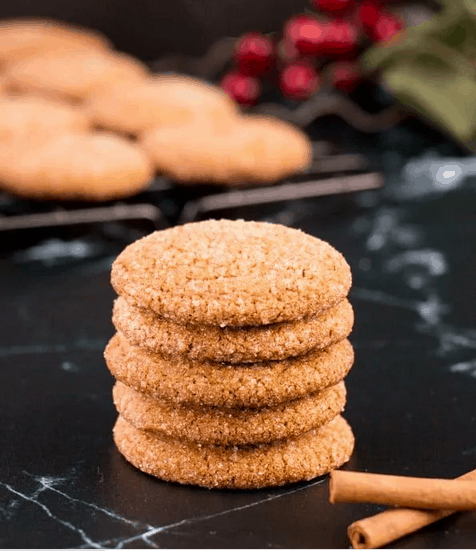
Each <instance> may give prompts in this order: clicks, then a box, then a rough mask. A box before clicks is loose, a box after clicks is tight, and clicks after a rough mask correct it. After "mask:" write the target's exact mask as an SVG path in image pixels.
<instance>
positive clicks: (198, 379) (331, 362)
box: [105, 333, 354, 408]
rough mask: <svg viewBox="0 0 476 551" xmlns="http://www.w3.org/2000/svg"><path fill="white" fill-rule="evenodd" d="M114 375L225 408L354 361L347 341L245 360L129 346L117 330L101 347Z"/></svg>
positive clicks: (181, 400)
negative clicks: (196, 358)
mask: <svg viewBox="0 0 476 551" xmlns="http://www.w3.org/2000/svg"><path fill="white" fill-rule="evenodd" d="M105 359H106V364H107V367H108V368H109V371H110V372H111V373H112V375H113V376H114V377H115V378H116V379H118V380H119V381H121V382H122V383H124V384H125V385H127V386H130V387H132V388H133V389H135V390H137V391H139V392H143V393H144V394H148V395H149V396H151V397H153V398H158V399H162V400H168V401H170V402H173V403H177V404H189V405H195V406H217V407H227V408H237V407H248V408H260V407H266V406H268V407H270V406H275V405H278V404H281V403H283V402H286V401H289V400H294V399H296V398H302V397H304V396H306V395H308V394H312V393H314V392H318V391H320V390H323V389H324V388H327V387H329V386H332V385H335V384H336V383H338V382H339V381H341V380H342V379H343V378H344V377H345V376H346V375H347V373H348V372H349V370H350V368H351V367H352V363H353V361H354V352H353V350H352V346H351V344H350V342H349V341H348V340H343V341H340V342H338V343H336V344H333V345H332V346H329V347H328V348H326V349H324V350H318V351H313V352H310V353H309V354H307V355H305V356H300V357H298V358H288V359H286V360H281V361H264V362H259V363H247V364H226V363H216V362H200V363H199V362H193V361H190V360H187V359H186V358H185V357H182V356H176V357H175V358H170V359H166V358H164V357H162V356H160V355H159V354H155V353H153V352H148V351H146V350H143V349H141V348H137V347H135V346H132V345H131V344H129V343H128V342H127V340H126V339H125V338H124V337H123V336H122V335H121V334H120V333H116V335H114V336H113V337H112V339H111V340H110V341H109V343H108V345H107V346H106V350H105Z"/></svg>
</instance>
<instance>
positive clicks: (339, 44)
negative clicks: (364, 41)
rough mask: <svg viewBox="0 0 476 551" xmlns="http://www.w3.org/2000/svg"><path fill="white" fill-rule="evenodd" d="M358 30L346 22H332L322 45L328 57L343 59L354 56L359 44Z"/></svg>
mask: <svg viewBox="0 0 476 551" xmlns="http://www.w3.org/2000/svg"><path fill="white" fill-rule="evenodd" d="M358 34H359V33H358V30H357V28H356V27H355V26H354V25H351V24H350V23H347V22H346V21H340V20H336V21H332V22H330V23H329V24H328V26H327V28H326V32H325V35H324V38H323V41H322V44H321V48H322V52H323V53H324V54H325V55H326V56H332V57H342V56H349V55H352V54H353V53H354V52H355V50H356V48H357V44H358V38H359V37H358Z"/></svg>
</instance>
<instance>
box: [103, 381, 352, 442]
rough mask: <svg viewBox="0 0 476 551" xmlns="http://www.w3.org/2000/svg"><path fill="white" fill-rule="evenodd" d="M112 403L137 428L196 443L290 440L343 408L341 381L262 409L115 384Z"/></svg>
mask: <svg viewBox="0 0 476 551" xmlns="http://www.w3.org/2000/svg"><path fill="white" fill-rule="evenodd" d="M113 397H114V404H115V405H116V408H117V411H118V412H119V413H120V414H121V416H122V417H124V419H126V420H127V421H128V422H129V423H131V424H132V425H134V426H135V427H136V428H138V429H143V430H148V431H152V432H158V433H160V434H161V435H165V436H170V437H171V438H174V439H177V440H190V441H194V442H197V443H198V444H217V445H222V446H226V445H244V444H259V443H263V442H273V441H275V440H282V439H284V438H290V437H292V436H296V435H298V434H301V433H303V432H307V431H309V430H311V429H313V428H316V427H320V426H321V425H324V424H326V423H328V422H329V421H330V420H331V419H333V418H334V417H336V416H337V415H339V413H342V412H343V411H344V406H345V398H346V390H345V385H344V383H343V382H340V383H338V384H337V385H334V386H331V387H329V388H326V389H324V390H322V391H321V392H318V393H315V394H310V395H308V396H304V397H303V398H298V399H296V400H291V401H289V402H285V403H284V404H280V405H278V406H274V407H265V408H261V409H249V408H234V409H223V408H216V407H207V408H204V407H203V406H202V407H199V408H198V407H187V406H181V405H176V404H171V403H170V402H167V401H164V400H157V399H154V398H151V397H150V396H147V395H146V394H143V393H141V392H137V391H135V390H133V389H132V388H130V387H128V386H126V385H124V384H123V383H120V382H117V383H116V385H115V386H114V388H113Z"/></svg>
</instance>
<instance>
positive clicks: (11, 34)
mask: <svg viewBox="0 0 476 551" xmlns="http://www.w3.org/2000/svg"><path fill="white" fill-rule="evenodd" d="M110 47H112V43H111V42H110V40H109V39H108V38H106V37H105V36H104V35H102V34H101V33H99V32H97V31H92V30H90V29H87V28H83V27H79V26H74V25H70V24H66V23H64V22H60V21H54V20H52V19H32V18H18V19H8V20H4V21H1V22H0V63H1V62H5V61H11V60H12V59H20V58H22V57H27V56H30V55H34V54H37V53H40V52H45V51H48V50H50V51H51V50H56V51H59V50H65V49H99V50H105V49H107V48H110Z"/></svg>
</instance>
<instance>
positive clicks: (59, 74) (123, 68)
mask: <svg viewBox="0 0 476 551" xmlns="http://www.w3.org/2000/svg"><path fill="white" fill-rule="evenodd" d="M146 75H147V68H146V67H145V65H143V64H142V63H141V62H140V61H139V60H138V59H136V58H133V57H132V56H129V55H126V54H123V53H120V52H114V51H101V50H94V49H79V50H77V49H72V50H68V49H67V50H65V51H62V50H60V51H58V50H51V51H47V52H42V53H41V54H38V55H35V56H30V57H27V58H25V59H20V60H18V61H16V62H15V63H11V64H9V65H8V67H7V73H6V78H7V80H8V82H9V84H10V85H13V86H17V87H19V88H21V89H23V90H27V91H31V90H46V91H48V92H51V93H55V94H58V96H59V97H65V98H72V99H76V100H83V99H85V98H87V97H88V96H90V95H91V94H93V93H95V92H97V91H99V90H101V89H104V88H105V87H107V86H111V85H112V84H114V83H116V82H120V81H124V80H128V81H131V80H136V81H137V80H142V79H145V78H146Z"/></svg>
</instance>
